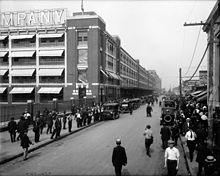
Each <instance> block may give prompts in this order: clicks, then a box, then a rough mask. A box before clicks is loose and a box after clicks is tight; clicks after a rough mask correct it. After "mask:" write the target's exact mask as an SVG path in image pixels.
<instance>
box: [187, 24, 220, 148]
mask: <svg viewBox="0 0 220 176" xmlns="http://www.w3.org/2000/svg"><path fill="white" fill-rule="evenodd" d="M214 24H220V22H212V23H207V22H202V21H201V22H200V23H189V24H187V23H184V26H198V25H203V26H208V28H209V29H210V32H209V36H208V43H209V50H208V51H209V53H208V55H209V56H208V81H207V105H208V121H209V129H208V147H209V148H212V147H213V90H214V84H213V59H214V57H213V44H214V30H213V27H214Z"/></svg>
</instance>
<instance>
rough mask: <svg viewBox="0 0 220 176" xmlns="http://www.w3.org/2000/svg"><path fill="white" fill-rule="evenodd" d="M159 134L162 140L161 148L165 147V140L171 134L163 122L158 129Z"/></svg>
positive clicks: (166, 140)
mask: <svg viewBox="0 0 220 176" xmlns="http://www.w3.org/2000/svg"><path fill="white" fill-rule="evenodd" d="M160 134H161V140H162V147H163V149H166V148H167V142H168V140H169V139H170V135H171V132H170V129H169V128H168V127H167V126H166V125H165V124H163V127H162V128H161V130H160Z"/></svg>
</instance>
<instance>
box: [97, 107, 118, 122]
mask: <svg viewBox="0 0 220 176" xmlns="http://www.w3.org/2000/svg"><path fill="white" fill-rule="evenodd" d="M102 108H103V111H102V113H101V116H102V119H103V120H106V119H113V120H114V119H118V118H119V117H120V115H119V112H120V104H119V103H105V104H103V106H102Z"/></svg>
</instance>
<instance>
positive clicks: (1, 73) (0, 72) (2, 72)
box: [0, 69, 8, 76]
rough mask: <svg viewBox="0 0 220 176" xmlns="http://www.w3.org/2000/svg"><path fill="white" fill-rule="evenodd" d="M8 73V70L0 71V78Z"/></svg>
mask: <svg viewBox="0 0 220 176" xmlns="http://www.w3.org/2000/svg"><path fill="white" fill-rule="evenodd" d="M7 71H8V69H2V70H0V76H4V75H5V73H6V72H7Z"/></svg>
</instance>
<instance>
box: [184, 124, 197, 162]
mask: <svg viewBox="0 0 220 176" xmlns="http://www.w3.org/2000/svg"><path fill="white" fill-rule="evenodd" d="M185 138H186V139H187V146H188V149H189V157H190V161H191V162H192V161H193V153H194V150H195V146H196V142H195V141H196V133H195V132H194V131H193V130H192V128H190V129H189V131H187V132H186V135H185Z"/></svg>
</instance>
